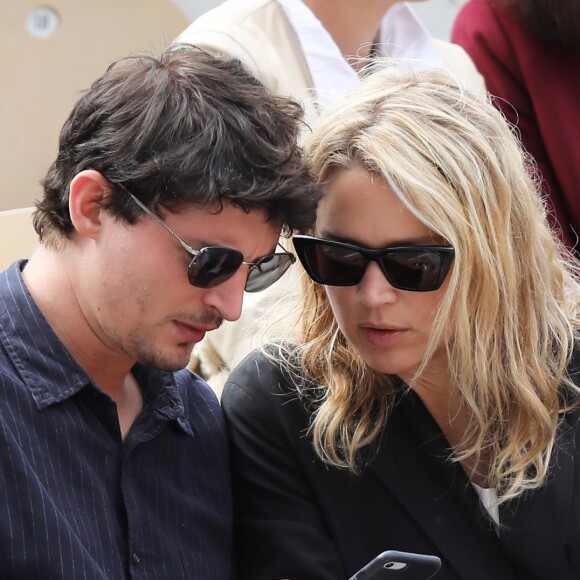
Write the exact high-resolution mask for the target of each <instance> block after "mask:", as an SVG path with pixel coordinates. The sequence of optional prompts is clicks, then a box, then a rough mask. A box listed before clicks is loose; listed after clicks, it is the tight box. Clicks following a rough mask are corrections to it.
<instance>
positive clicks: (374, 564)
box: [349, 550, 441, 580]
mask: <svg viewBox="0 0 580 580" xmlns="http://www.w3.org/2000/svg"><path fill="white" fill-rule="evenodd" d="M439 568H441V560H440V558H438V557H437V556H430V555H427V554H413V553H412V552H397V551H396V550H388V551H386V552H383V553H382V554H379V555H378V556H377V557H376V558H375V559H374V560H371V561H370V562H369V563H368V564H367V565H366V566H365V567H364V568H361V569H360V570H359V571H358V572H357V573H356V574H355V575H354V576H351V577H350V578H349V580H363V579H364V580H380V579H384V580H398V579H400V580H429V578H433V576H435V574H437V572H438V571H439Z"/></svg>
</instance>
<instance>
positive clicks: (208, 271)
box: [116, 183, 296, 292]
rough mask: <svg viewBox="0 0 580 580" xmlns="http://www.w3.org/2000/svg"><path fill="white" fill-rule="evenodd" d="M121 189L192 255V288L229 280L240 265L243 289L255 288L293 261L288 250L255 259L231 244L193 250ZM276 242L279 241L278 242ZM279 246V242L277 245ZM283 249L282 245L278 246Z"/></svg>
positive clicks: (269, 281) (277, 276)
mask: <svg viewBox="0 0 580 580" xmlns="http://www.w3.org/2000/svg"><path fill="white" fill-rule="evenodd" d="M116 185H118V186H119V187H121V189H123V191H125V192H126V193H127V194H128V195H129V197H130V198H131V199H132V200H133V201H134V202H135V203H136V204H137V205H138V206H139V207H140V208H141V209H142V210H143V211H144V212H145V213H146V214H147V215H148V216H149V217H150V218H152V219H153V220H155V221H156V222H157V223H158V224H159V225H161V226H163V227H164V228H165V229H166V230H167V231H168V232H169V233H170V234H171V235H172V236H173V237H174V238H175V239H176V240H177V241H178V242H179V243H180V244H181V246H182V247H183V249H184V250H185V251H186V252H188V253H189V254H191V255H192V256H193V258H192V260H191V262H190V263H189V266H188V268H187V278H188V280H189V283H190V284H191V285H192V286H195V287H196V288H213V287H214V286H217V285H219V284H222V283H223V282H225V281H226V280H229V279H230V278H231V277H232V276H233V275H234V274H235V273H236V272H237V271H238V270H239V268H240V267H241V266H242V265H245V266H249V268H248V278H247V280H246V286H245V290H246V292H259V291H260V290H264V289H265V288H268V286H270V285H272V284H273V283H274V282H276V281H277V280H279V279H280V278H281V277H282V275H283V274H284V273H285V272H286V270H288V268H289V267H290V266H291V265H292V264H293V263H294V262H295V261H296V258H295V257H294V254H292V253H290V252H278V253H275V254H270V255H268V256H264V257H263V258H260V259H259V260H257V261H256V262H244V256H243V254H242V253H241V252H238V251H237V250H234V249H232V248H223V247H220V246H208V247H206V248H201V250H194V249H193V248H192V247H191V246H190V245H189V244H187V243H186V242H184V241H183V240H182V239H181V238H180V237H179V236H178V235H177V234H176V233H175V232H174V231H173V230H172V229H171V228H170V227H169V226H168V225H167V224H166V223H165V222H164V221H163V220H162V219H161V218H160V217H158V216H156V215H155V214H154V213H153V212H152V211H151V210H150V209H149V208H148V207H147V206H146V205H145V204H144V203H143V202H142V201H140V200H139V199H138V198H137V197H135V196H134V195H133V194H132V193H131V192H130V191H129V190H128V189H127V188H126V187H125V186H124V185H122V184H120V183H117V184H116ZM278 245H279V246H280V244H278ZM280 247H281V248H282V246H280ZM282 249H284V248H282Z"/></svg>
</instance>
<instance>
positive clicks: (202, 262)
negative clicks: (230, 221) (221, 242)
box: [187, 247, 244, 288]
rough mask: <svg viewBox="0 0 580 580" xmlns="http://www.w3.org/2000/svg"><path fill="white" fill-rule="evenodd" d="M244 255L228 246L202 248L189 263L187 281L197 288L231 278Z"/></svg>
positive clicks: (208, 286)
mask: <svg viewBox="0 0 580 580" xmlns="http://www.w3.org/2000/svg"><path fill="white" fill-rule="evenodd" d="M243 260H244V256H243V255H242V254H241V253H240V252H238V251H236V250H231V249H229V248H218V247H215V248H211V247H210V248H203V249H202V250H201V251H200V252H199V254H198V255H197V256H195V258H193V260H192V261H191V263H190V264H189V268H188V270H187V276H188V279H189V283H190V284H191V285H192V286H196V287H197V288H213V287H214V286H217V285H218V284H221V283H222V282H225V281H226V280H227V279H228V278H231V277H232V276H233V275H234V274H235V273H236V272H237V270H238V268H239V267H240V266H241V265H242V262H243Z"/></svg>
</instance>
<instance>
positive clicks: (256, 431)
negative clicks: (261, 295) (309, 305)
mask: <svg viewBox="0 0 580 580" xmlns="http://www.w3.org/2000/svg"><path fill="white" fill-rule="evenodd" d="M222 405H223V408H224V411H225V414H226V420H227V425H228V430H229V435H230V440H231V445H232V461H233V474H234V498H235V500H234V501H235V503H234V505H235V510H236V512H235V517H236V546H237V548H236V549H237V554H238V566H239V572H240V577H241V578H242V579H248V580H273V579H279V578H291V579H293V580H342V579H346V578H348V577H349V576H350V575H351V574H354V573H355V572H356V571H357V570H358V569H359V568H361V567H362V566H363V565H364V564H366V563H367V562H368V561H369V560H371V559H372V558H373V557H375V556H376V555H377V554H378V553H380V552H382V551H384V550H388V549H392V550H403V551H410V552H421V553H427V554H435V555H438V556H439V557H440V558H441V560H442V563H443V565H442V568H441V571H440V572H439V573H438V574H437V576H436V579H437V580H459V579H461V580H515V579H522V580H557V579H562V580H565V579H572V578H574V579H578V578H580V472H579V470H580V460H579V459H578V448H579V445H578V443H580V441H579V437H580V430H579V428H578V419H579V417H580V412H579V411H574V412H571V413H569V414H568V415H567V416H566V417H565V419H564V420H563V422H562V426H561V428H560V433H559V438H558V445H557V449H556V450H555V453H554V458H553V461H552V465H551V471H550V476H549V479H548V482H547V484H546V485H544V486H543V487H542V488H541V489H540V490H539V491H535V492H532V493H529V494H527V495H525V496H524V497H523V498H522V499H520V500H519V501H515V502H512V503H511V504H507V505H504V506H502V507H501V508H500V521H501V523H502V526H503V527H502V530H501V533H500V537H499V538H498V536H497V534H496V532H495V530H494V529H493V526H492V525H491V524H490V521H489V519H488V518H487V517H486V516H485V515H484V512H483V510H482V508H481V506H480V503H479V498H478V496H477V494H476V492H475V490H474V489H473V487H472V486H471V484H470V483H469V481H468V479H467V477H466V476H465V473H464V471H463V470H462V469H461V467H460V466H458V465H457V464H455V463H453V462H451V461H449V460H447V458H448V456H449V444H448V443H447V441H446V440H445V438H444V436H443V434H442V433H441V431H440V429H439V427H438V426H437V424H436V423H435V421H434V420H433V419H432V417H431V415H430V414H429V413H428V411H427V410H426V408H425V407H424V406H423V404H422V403H421V401H420V399H419V398H418V397H417V396H416V395H415V394H414V393H413V392H406V393H405V394H404V395H402V396H401V397H400V399H399V400H398V403H397V405H396V406H395V408H394V409H393V412H392V414H391V416H390V417H389V420H388V423H387V428H386V430H385V432H384V433H383V435H382V437H381V440H380V442H379V444H378V445H377V446H376V449H375V450H374V452H373V456H372V459H371V460H370V463H369V464H368V467H366V468H364V469H363V470H362V472H361V473H360V474H359V475H356V476H355V475H352V474H351V473H348V472H347V471H344V470H339V469H336V468H332V467H328V466H326V465H324V464H323V463H322V462H321V461H320V460H319V459H318V458H317V456H316V455H315V453H314V451H313V448H312V445H311V440H310V438H309V436H308V425H309V417H310V413H309V410H308V406H309V403H308V402H306V401H304V400H301V399H300V398H299V397H298V396H297V394H296V392H295V389H294V388H293V387H292V381H291V380H290V379H289V377H288V376H287V375H286V374H285V373H283V372H281V371H280V369H278V368H277V367H276V366H275V365H273V364H272V363H271V362H270V361H269V360H267V359H266V358H264V356H263V355H261V354H258V353H252V354H250V355H249V356H248V357H247V358H246V359H245V360H244V361H243V362H242V363H241V364H240V365H239V366H238V367H237V368H236V369H235V370H234V371H233V373H232V374H231V376H230V379H229V381H228V383H227V384H226V387H225V390H224V392H223V396H222Z"/></svg>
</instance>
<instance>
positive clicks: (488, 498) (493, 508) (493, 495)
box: [471, 482, 499, 536]
mask: <svg viewBox="0 0 580 580" xmlns="http://www.w3.org/2000/svg"><path fill="white" fill-rule="evenodd" d="M471 485H473V487H474V488H475V491H476V492H477V495H478V496H479V501H481V504H482V505H483V507H484V508H485V509H486V510H487V513H488V514H489V515H490V517H491V519H492V520H493V522H494V524H495V532H496V534H497V535H498V536H499V507H498V506H497V490H496V488H495V487H480V486H479V485H477V484H476V483H473V482H471Z"/></svg>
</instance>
